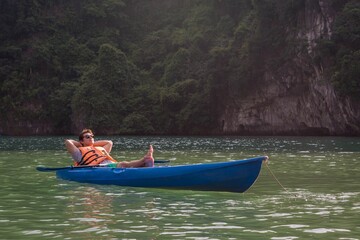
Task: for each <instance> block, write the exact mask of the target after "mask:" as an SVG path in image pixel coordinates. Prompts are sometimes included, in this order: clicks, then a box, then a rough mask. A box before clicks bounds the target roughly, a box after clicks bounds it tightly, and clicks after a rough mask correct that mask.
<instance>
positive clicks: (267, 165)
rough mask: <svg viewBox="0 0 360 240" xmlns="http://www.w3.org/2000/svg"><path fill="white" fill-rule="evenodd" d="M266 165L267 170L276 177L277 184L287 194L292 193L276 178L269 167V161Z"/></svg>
mask: <svg viewBox="0 0 360 240" xmlns="http://www.w3.org/2000/svg"><path fill="white" fill-rule="evenodd" d="M265 165H266V167H267V169H268V170H269V172H270V173H271V175H272V176H273V177H274V179H275V180H276V181H277V183H278V184H279V185H280V186H281V187H282V188H283V189H284V190H285V191H286V192H287V193H290V192H289V191H288V190H287V189H286V188H285V187H284V186H283V185H282V184H281V182H280V181H279V179H277V177H276V176H275V174H274V173H273V172H272V171H271V169H270V167H269V164H268V161H265Z"/></svg>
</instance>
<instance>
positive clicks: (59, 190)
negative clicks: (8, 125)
mask: <svg viewBox="0 0 360 240" xmlns="http://www.w3.org/2000/svg"><path fill="white" fill-rule="evenodd" d="M111 139H112V140H113V141H114V143H115V144H114V149H113V154H114V155H115V157H116V158H119V159H122V158H123V159H124V158H126V159H135V158H138V157H139V156H142V154H143V153H144V150H146V148H147V145H148V144H149V143H151V144H153V145H154V147H155V157H156V158H158V159H170V160H172V163H171V164H189V163H198V162H216V161H228V160H231V159H241V158H248V157H253V156H258V155H265V154H266V155H269V156H270V164H269V166H270V168H271V170H272V171H273V172H274V173H275V175H276V176H277V178H278V179H279V181H280V182H281V183H282V184H283V185H284V187H285V188H286V190H284V189H283V188H282V187H281V186H279V184H278V183H277V182H276V181H275V180H274V178H273V176H272V175H271V174H270V173H269V171H268V170H267V169H266V168H263V169H262V171H261V174H260V177H259V179H258V180H257V182H256V183H255V185H254V186H253V187H252V188H251V189H250V190H249V191H248V192H246V193H243V194H236V193H221V192H196V191H183V190H181V191H174V190H171V191H170V190H162V189H143V188H123V187H117V186H99V185H91V184H79V183H74V182H67V181H63V180H59V179H57V178H56V177H55V175H54V173H43V172H36V171H35V167H36V166H38V165H45V166H64V165H69V164H71V161H70V158H69V156H68V154H67V153H66V152H65V151H64V148H63V137H44V138H41V137H31V138H11V137H1V138H0V163H1V165H2V168H0V175H1V181H2V186H1V188H0V236H1V237H0V239H360V228H359V226H358V225H359V224H358V222H359V221H358V220H359V217H358V216H359V213H360V185H359V182H360V181H359V180H360V176H359V170H360V167H359V165H358V162H359V159H360V139H359V138H299V137H297V138H291V137H266V138H262V137H218V138H209V137H200V138H195V137H191V138H187V137H112V138H111Z"/></svg>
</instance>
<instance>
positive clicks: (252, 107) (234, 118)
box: [219, 0, 360, 136]
mask: <svg viewBox="0 0 360 240" xmlns="http://www.w3.org/2000/svg"><path fill="white" fill-rule="evenodd" d="M328 2H329V1H325V0H318V1H310V0H308V1H306V2H305V5H304V9H303V11H301V12H298V16H297V23H296V24H297V26H296V32H295V33H294V32H291V31H290V30H289V32H288V34H289V35H290V34H293V36H295V38H296V39H297V40H299V41H305V42H306V43H307V44H306V46H307V47H306V48H304V49H303V50H302V51H300V52H299V53H298V54H296V55H295V56H293V57H292V59H291V61H288V62H286V63H284V64H282V66H280V67H279V68H277V69H269V70H267V71H266V72H265V74H264V75H263V79H262V81H261V82H262V84H261V85H259V86H257V88H256V91H255V92H254V93H253V94H251V95H250V96H247V97H245V98H243V99H241V100H238V101H236V102H235V103H234V102H233V101H231V103H229V104H228V105H227V106H226V108H225V109H224V112H223V113H222V115H221V118H220V119H219V122H221V123H222V124H221V125H222V132H223V133H226V134H230V133H231V134H257V135H261V134H269V135H292V134H296V135H297V134H301V135H357V136H358V135H360V107H359V105H358V103H356V102H352V101H351V100H350V99H347V98H342V97H340V96H338V95H337V94H336V92H335V90H334V88H333V86H332V85H331V82H330V79H329V77H327V76H326V74H325V71H324V69H326V67H327V66H326V65H324V61H315V60H314V58H315V52H316V47H317V42H318V40H320V39H330V38H331V35H332V25H333V21H334V18H335V14H336V13H335V11H334V10H333V9H331V7H330V5H329V3H328ZM314 4H315V5H316V6H315V7H314Z"/></svg>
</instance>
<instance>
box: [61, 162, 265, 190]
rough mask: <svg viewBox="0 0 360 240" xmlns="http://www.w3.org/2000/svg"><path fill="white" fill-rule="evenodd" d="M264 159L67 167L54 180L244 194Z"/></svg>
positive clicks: (257, 174) (257, 173) (254, 178)
mask: <svg viewBox="0 0 360 240" xmlns="http://www.w3.org/2000/svg"><path fill="white" fill-rule="evenodd" d="M266 159H267V157H265V156H263V157H256V158H250V159H244V160H234V161H229V162H217V163H205V164H193V165H178V166H159V167H153V168H110V167H84V168H81V167H80V168H75V167H66V168H60V169H58V170H56V175H57V177H59V178H61V179H65V180H70V181H76V182H81V183H93V184H110V185H119V186H129V187H147V188H169V189H190V190H201V191H227V192H245V191H246V190H247V189H249V188H250V187H251V185H253V183H254V182H255V181H256V179H257V178H258V176H259V172H260V169H261V164H262V162H263V161H264V160H266Z"/></svg>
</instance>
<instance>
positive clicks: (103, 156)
mask: <svg viewBox="0 0 360 240" xmlns="http://www.w3.org/2000/svg"><path fill="white" fill-rule="evenodd" d="M79 150H80V152H81V156H82V157H81V161H80V162H76V163H75V166H79V165H98V164H100V163H102V162H103V161H105V160H110V161H111V162H117V161H116V160H115V159H113V158H112V157H111V156H110V155H109V154H108V153H107V152H106V150H105V149H104V148H103V147H94V146H89V147H79Z"/></svg>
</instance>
